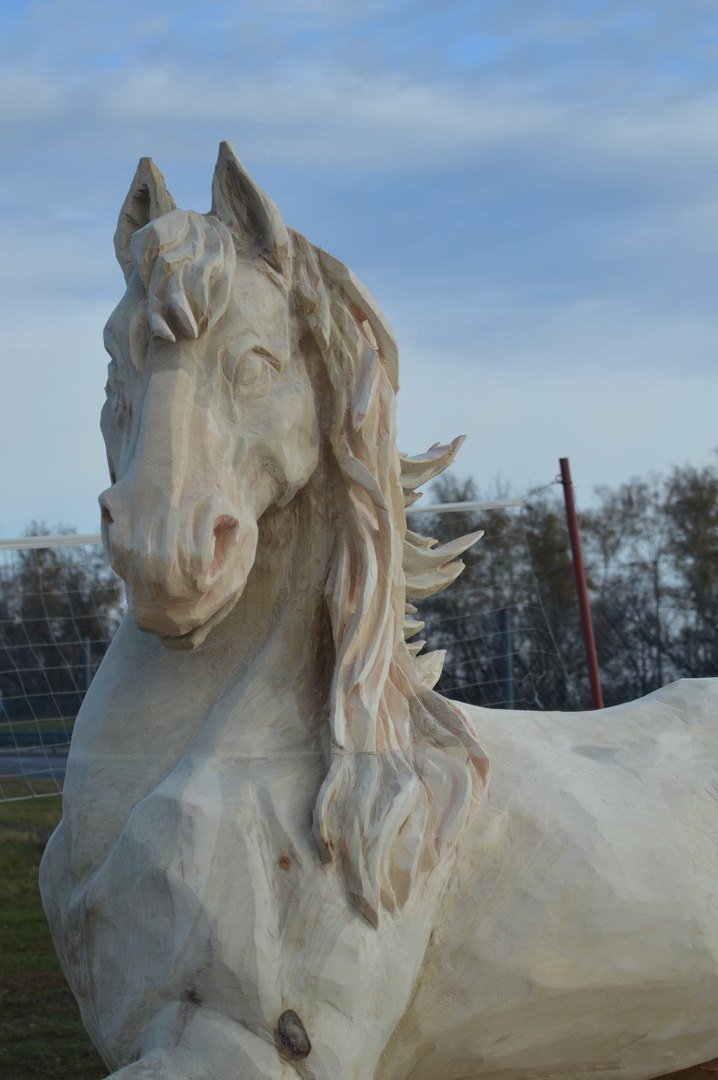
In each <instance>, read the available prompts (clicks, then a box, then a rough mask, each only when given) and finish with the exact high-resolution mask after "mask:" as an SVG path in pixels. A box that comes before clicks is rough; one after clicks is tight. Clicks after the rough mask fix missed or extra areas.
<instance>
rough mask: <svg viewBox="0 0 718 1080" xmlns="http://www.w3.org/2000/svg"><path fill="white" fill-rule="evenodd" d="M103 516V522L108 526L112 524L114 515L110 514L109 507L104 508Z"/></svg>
mask: <svg viewBox="0 0 718 1080" xmlns="http://www.w3.org/2000/svg"><path fill="white" fill-rule="evenodd" d="M101 516H102V520H103V521H104V522H105V523H106V524H107V525H111V524H112V521H113V518H112V514H111V513H110V510H109V507H107V506H103V507H102V515H101Z"/></svg>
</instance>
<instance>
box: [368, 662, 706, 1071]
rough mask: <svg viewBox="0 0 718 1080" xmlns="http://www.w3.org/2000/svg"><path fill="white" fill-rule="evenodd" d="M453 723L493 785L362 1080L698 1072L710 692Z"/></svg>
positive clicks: (700, 686) (694, 687) (675, 688)
mask: <svg viewBox="0 0 718 1080" xmlns="http://www.w3.org/2000/svg"><path fill="white" fill-rule="evenodd" d="M469 711H470V715H471V719H472V720H473V722H474V723H475V725H476V728H477V730H478V732H479V735H480V738H481V741H482V743H483V745H484V748H485V749H486V751H487V752H488V755H489V757H490V759H491V760H492V762H493V780H492V785H491V788H490V791H489V795H488V798H487V801H486V803H485V805H484V807H483V809H482V810H481V811H480V813H479V816H478V819H477V821H476V824H475V825H474V826H473V827H472V828H471V830H469V831H468V832H467V833H466V834H465V836H464V838H463V840H462V843H461V846H460V849H459V857H458V860H457V864H456V870H455V873H454V877H453V880H452V883H451V885H450V887H449V889H448V891H447V894H446V897H445V901H444V905H443V909H442V913H441V916H440V920H439V924H438V927H437V931H436V933H435V935H434V939H433V943H432V945H431V946H430V948H429V951H428V954H427V962H426V964H425V967H424V972H423V974H422V976H421V979H420V982H419V985H418V987H417V991H416V993H415V996H414V999H413V1001H412V1004H411V1005H410V1007H409V1010H408V1011H407V1014H406V1015H405V1018H404V1020H403V1022H402V1024H401V1025H400V1027H399V1029H398V1030H397V1032H396V1033H395V1036H394V1039H393V1041H392V1043H391V1045H390V1047H389V1048H388V1050H387V1053H386V1055H385V1058H384V1064H383V1071H381V1072H380V1073H379V1074H378V1075H379V1076H380V1077H381V1078H382V1080H398V1078H400V1077H405V1076H408V1075H411V1077H412V1080H436V1078H437V1077H441V1078H442V1080H455V1078H459V1077H482V1078H487V1080H489V1078H491V1080H499V1078H501V1080H509V1078H516V1077H526V1078H528V1077H531V1076H536V1077H538V1076H542V1077H543V1076H551V1077H552V1078H553V1080H570V1078H574V1077H579V1076H591V1077H594V1078H598V1077H606V1078H608V1077H609V1076H610V1077H613V1078H618V1080H630V1078H640V1077H652V1076H657V1075H659V1074H660V1073H661V1072H670V1071H672V1070H673V1069H676V1068H678V1067H686V1066H688V1065H690V1064H693V1063H697V1062H699V1061H702V1060H707V1059H709V1058H711V1057H715V1056H716V1055H717V1054H718V1016H717V1015H716V1012H715V1004H714V1003H715V999H716V996H717V995H718V917H717V916H718V902H717V900H716V896H717V895H718V861H717V860H716V841H715V837H716V836H717V835H718V800H717V799H716V796H717V794H718V784H717V782H716V760H717V759H718V680H695V681H682V682H679V683H675V684H673V685H671V686H669V687H665V688H664V689H662V690H660V691H657V692H656V693H654V694H651V695H649V696H648V697H646V698H643V699H641V700H640V701H637V702H633V703H630V704H628V705H623V706H618V707H616V708H612V709H606V710H604V711H602V712H600V713H573V714H572V713H565V714H561V713H544V714H540V713H519V712H513V713H507V712H493V711H490V710H481V709H470V710H469ZM579 1061H580V1062H583V1063H584V1067H583V1068H582V1069H581V1070H579V1069H577V1065H576V1063H577V1062H579Z"/></svg>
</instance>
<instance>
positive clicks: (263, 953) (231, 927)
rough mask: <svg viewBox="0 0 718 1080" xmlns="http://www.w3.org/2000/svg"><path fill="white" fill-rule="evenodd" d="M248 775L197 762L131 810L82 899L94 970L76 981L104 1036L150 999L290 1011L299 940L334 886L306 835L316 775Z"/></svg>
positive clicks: (253, 1013) (240, 1013)
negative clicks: (286, 999)
mask: <svg viewBox="0 0 718 1080" xmlns="http://www.w3.org/2000/svg"><path fill="white" fill-rule="evenodd" d="M305 772H306V766H305ZM310 772H311V769H310ZM252 773H253V775H250V773H249V771H248V770H247V769H246V767H244V768H242V769H240V770H237V769H236V768H234V769H232V768H230V767H229V766H228V765H226V764H225V765H223V766H222V767H221V768H219V769H218V768H217V767H216V764H215V763H213V762H211V761H208V760H206V759H203V758H202V757H197V758H194V759H192V758H187V759H186V760H185V761H183V762H182V763H181V764H180V765H178V766H177V767H176V769H175V770H174V772H173V773H172V775H171V776H170V777H168V778H167V779H166V780H165V781H164V782H163V783H162V784H160V785H159V786H158V787H157V788H156V789H155V790H154V791H153V792H152V793H151V794H150V795H148V796H147V797H146V798H145V799H144V800H142V802H141V803H139V804H138V805H137V806H136V807H135V808H134V809H133V810H132V812H131V813H130V815H129V817H128V819H127V822H126V824H125V827H124V828H123V830H122V832H121V834H120V836H119V839H118V840H117V842H116V843H115V845H114V846H113V848H112V850H111V851H110V852H109V854H108V855H107V857H106V858H105V860H104V862H103V863H102V865H101V866H100V868H99V869H98V871H97V873H96V874H94V875H93V876H92V877H91V878H90V879H89V881H88V883H87V885H86V887H85V888H84V890H82V898H81V899H80V896H79V894H76V899H77V901H79V904H77V909H78V911H77V914H78V915H79V909H80V908H81V911H82V914H81V919H82V923H83V927H82V937H83V939H84V942H85V956H84V963H85V964H86V977H85V979H82V978H80V979H79V980H78V981H79V982H87V983H88V985H89V987H90V988H91V994H92V998H93V1002H94V1007H95V1008H96V1010H97V1012H98V1014H99V1019H100V1022H101V1026H102V1027H103V1029H104V1030H105V1031H107V1030H108V1026H109V1027H110V1028H113V1027H116V1026H117V1025H118V1022H119V1020H120V1017H122V1022H121V1024H120V1025H119V1026H120V1027H121V1028H122V1029H123V1032H126V1031H130V1030H132V1029H133V1027H134V1021H133V1016H134V1017H136V1018H139V1016H140V1015H141V1013H142V1010H143V1009H146V1001H147V999H148V996H149V997H150V998H152V999H154V1000H159V1001H167V1002H170V1001H177V1000H188V1001H190V1002H198V1001H201V1002H203V1003H206V1004H207V1005H208V1006H210V1007H213V1006H214V1007H216V1008H218V1009H220V1010H221V1011H224V1012H227V1011H229V1012H230V1013H231V1014H234V1015H235V1016H236V1017H237V1018H241V1019H242V1020H244V1021H245V1022H249V1023H251V1022H252V1021H253V1019H254V1020H256V1018H257V1017H258V1016H260V1015H262V1014H263V1013H264V1011H265V1010H266V1007H267V997H268V996H269V997H270V998H276V1005H273V1008H274V1010H275V1011H276V1007H278V1006H279V1004H280V1003H281V1000H282V998H283V996H284V995H283V992H282V987H283V984H284V983H286V981H287V978H291V977H292V973H291V970H289V971H288V970H287V967H286V960H287V956H288V955H289V953H290V952H291V940H292V939H294V940H299V939H301V938H302V937H303V931H302V925H303V920H306V917H307V916H306V911H307V910H311V896H312V890H313V889H314V888H315V887H316V881H317V880H323V881H324V883H325V884H326V881H325V878H323V876H322V871H321V867H320V865H319V862H318V858H317V855H316V853H315V851H314V848H313V845H312V843H311V840H310V836H309V823H310V813H311V805H312V790H311V787H310V788H307V783H306V780H307V778H306V776H305V777H304V783H300V782H299V778H298V777H294V776H292V775H291V773H292V770H291V769H289V770H288V769H287V767H286V765H284V766H283V767H282V768H281V769H279V768H276V767H275V768H273V769H272V768H268V767H267V766H263V765H261V764H260V765H258V766H257V767H256V768H255V769H254V770H252ZM313 881H314V882H315V885H313V884H312V882H313ZM119 927H122V942H121V945H120V942H119V939H118V928H119ZM290 967H291V965H290ZM128 973H131V978H128ZM280 1012H281V1009H280ZM124 1037H125V1036H124V1035H123V1038H124Z"/></svg>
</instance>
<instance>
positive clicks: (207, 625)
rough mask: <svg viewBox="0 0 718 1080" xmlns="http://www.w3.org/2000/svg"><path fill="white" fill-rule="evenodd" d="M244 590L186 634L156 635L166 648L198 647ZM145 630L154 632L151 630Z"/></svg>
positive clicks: (231, 597)
mask: <svg viewBox="0 0 718 1080" xmlns="http://www.w3.org/2000/svg"><path fill="white" fill-rule="evenodd" d="M243 592H244V589H240V591H239V592H237V593H235V594H234V596H230V597H228V598H227V599H226V600H225V602H224V603H223V604H222V606H221V607H220V608H218V609H217V611H215V613H214V615H210V617H209V618H208V619H207V620H206V621H205V622H203V623H200V625H199V626H195V627H193V628H192V629H191V630H188V631H187V633H186V634H155V637H156V638H157V640H158V641H160V642H161V643H162V644H163V645H164V646H165V648H166V649H184V650H185V651H189V650H192V649H196V648H197V646H198V645H201V644H202V642H203V641H205V640H206V638H207V637H208V636H209V634H210V633H211V632H212V630H214V628H215V627H216V626H218V625H219V624H220V623H221V622H222V621H223V620H224V619H225V618H226V617H227V615H229V613H230V611H232V609H233V608H234V607H235V605H236V604H237V603H238V602H239V600H240V598H241V596H242V593H243ZM140 629H141V627H140ZM144 632H145V633H152V631H151V630H147V631H144Z"/></svg>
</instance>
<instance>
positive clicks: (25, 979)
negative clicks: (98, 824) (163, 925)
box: [0, 780, 107, 1080]
mask: <svg viewBox="0 0 718 1080" xmlns="http://www.w3.org/2000/svg"><path fill="white" fill-rule="evenodd" d="M11 783H12V781H7V780H5V781H3V788H4V789H5V792H6V794H10V790H9V785H10V784H11ZM15 783H18V784H20V783H22V781H15ZM53 786H54V785H53ZM59 818H60V799H59V797H58V796H56V795H55V796H52V797H48V798H36V799H25V800H22V801H19V802H4V803H0V868H1V869H0V1080H45V1078H47V1080H60V1078H63V1080H64V1078H65V1077H68V1078H69V1077H72V1080H100V1078H101V1077H105V1076H107V1069H106V1068H105V1066H104V1065H103V1064H102V1061H101V1059H100V1058H99V1057H98V1055H97V1053H96V1051H95V1050H94V1048H93V1046H92V1043H91V1042H90V1040H89V1039H88V1037H87V1035H86V1034H85V1030H84V1028H83V1026H82V1023H81V1021H80V1014H79V1012H78V1010H77V1006H76V1005H75V1000H74V998H73V996H72V994H71V993H70V991H69V989H68V987H67V984H66V983H65V980H64V978H63V975H62V973H61V971H60V968H59V966H58V963H57V959H56V957H55V950H54V948H53V946H52V941H51V940H50V934H49V931H48V928H47V923H46V922H45V916H44V914H43V911H42V906H41V904H40V897H39V894H38V885H37V869H38V866H39V864H40V857H41V856H42V852H43V849H44V847H45V844H46V843H47V839H48V837H49V836H50V833H51V832H52V830H53V828H54V827H55V825H56V823H57V821H58V820H59Z"/></svg>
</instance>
